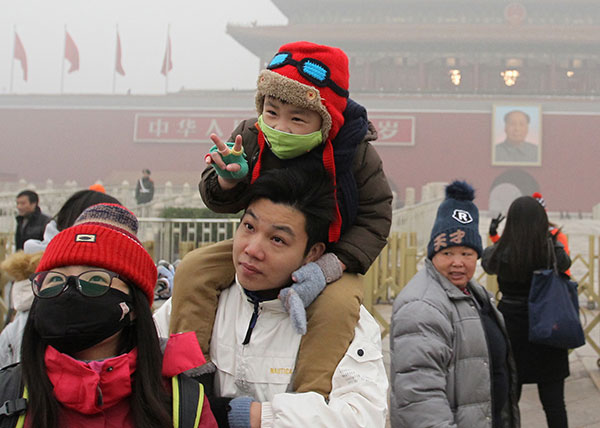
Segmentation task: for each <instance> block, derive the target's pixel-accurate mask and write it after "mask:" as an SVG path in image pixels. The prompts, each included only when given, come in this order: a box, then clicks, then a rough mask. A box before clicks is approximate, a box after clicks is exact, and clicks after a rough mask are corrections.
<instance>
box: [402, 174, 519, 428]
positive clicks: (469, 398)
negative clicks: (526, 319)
mask: <svg viewBox="0 0 600 428" xmlns="http://www.w3.org/2000/svg"><path fill="white" fill-rule="evenodd" d="M474 198H475V191H474V190H473V188H472V187H471V186H470V185H469V184H468V183H466V182H464V181H454V182H453V183H451V184H450V185H448V186H447V187H446V198H445V200H444V201H443V202H442V203H441V204H440V207H439V208H438V211H437V216H436V219H435V223H434V225H433V229H432V231H431V238H430V240H429V244H428V246H427V259H426V260H425V267H424V268H423V269H421V270H420V271H419V272H418V273H417V274H416V275H415V276H414V277H413V278H412V279H411V280H410V282H409V283H408V284H407V285H406V286H405V287H404V289H403V290H402V291H401V292H400V294H398V296H397V297H396V299H395V301H394V307H393V314H392V326H391V334H390V352H391V385H392V390H391V397H390V414H391V422H392V427H430V426H448V427H457V428H467V427H468V428H477V427H488V428H492V427H493V428H496V427H503V428H504V427H519V426H520V421H519V408H518V405H517V398H516V386H517V379H516V370H515V365H514V362H513V360H512V357H511V351H510V343H509V340H508V335H507V333H506V328H505V325H504V319H503V318H502V315H501V314H500V312H499V311H498V310H497V309H496V305H495V301H494V298H493V296H492V295H491V294H490V293H489V292H487V291H486V290H485V288H483V287H482V286H481V285H479V284H478V283H477V281H475V280H473V275H474V274H475V268H476V266H477V259H478V258H479V257H481V254H482V251H483V248H482V245H481V236H480V235H479V211H478V209H477V207H476V206H475V204H474V203H473V199H474Z"/></svg>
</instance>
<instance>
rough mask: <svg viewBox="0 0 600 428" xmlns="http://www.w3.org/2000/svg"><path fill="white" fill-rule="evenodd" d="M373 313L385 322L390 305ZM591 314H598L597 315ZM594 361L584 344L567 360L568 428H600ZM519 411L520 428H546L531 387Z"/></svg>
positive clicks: (599, 385)
mask: <svg viewBox="0 0 600 428" xmlns="http://www.w3.org/2000/svg"><path fill="white" fill-rule="evenodd" d="M376 309H377V310H378V311H379V313H380V314H381V315H383V317H384V318H385V319H387V320H388V321H389V319H390V316H391V312H392V306H391V305H388V304H385V305H377V306H376ZM594 312H595V313H598V311H594ZM596 336H598V334H597V335H596ZM389 340H390V339H389V336H386V337H384V338H383V358H384V362H385V366H386V370H387V371H388V373H389V368H390V343H389ZM596 340H600V337H596ZM598 358H599V356H598V354H597V353H596V351H594V349H593V348H592V347H591V346H590V345H587V344H586V345H585V346H582V347H581V348H579V349H576V350H574V351H573V352H571V354H570V356H569V362H570V369H571V376H569V377H568V378H567V380H566V382H565V401H566V403H567V413H568V416H569V427H570V428H600V369H599V368H598V365H597V361H598ZM519 408H520V410H521V426H522V427H523V428H544V427H546V426H547V425H546V419H545V416H544V411H543V410H542V406H541V404H540V401H539V399H538V396H537V388H536V386H535V385H525V386H524V387H523V395H522V397H521V401H520V402H519ZM388 427H389V422H388Z"/></svg>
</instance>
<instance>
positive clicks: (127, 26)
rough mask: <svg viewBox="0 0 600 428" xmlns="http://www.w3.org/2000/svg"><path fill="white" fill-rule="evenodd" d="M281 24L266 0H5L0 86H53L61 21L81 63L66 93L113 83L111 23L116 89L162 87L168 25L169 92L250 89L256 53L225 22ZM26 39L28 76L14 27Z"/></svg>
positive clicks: (24, 90) (0, 21)
mask: <svg viewBox="0 0 600 428" xmlns="http://www.w3.org/2000/svg"><path fill="white" fill-rule="evenodd" d="M254 22H255V23H257V24H259V25H265V24H267V25H268V24H274V25H285V24H286V23H287V19H286V17H285V16H284V15H282V14H281V12H279V10H278V9H277V8H276V7H275V6H274V5H273V4H272V3H271V2H270V1H269V0H252V1H247V0H224V1H192V0H168V1H167V0H103V1H93V0H92V1H90V0H87V1H86V0H52V1H43V0H19V1H17V0H9V1H6V2H4V7H3V13H2V14H1V15H0V35H1V37H0V64H2V66H0V93H2V94H6V93H9V92H10V82H11V64H12V68H13V76H14V77H13V90H12V92H14V93H17V94H33V93H50V94H52V93H59V92H60V86H61V66H62V62H63V59H62V58H63V50H64V29H65V25H66V26H67V31H68V32H69V34H70V35H71V37H72V38H73V40H74V41H75V43H76V45H77V47H78V49H79V57H80V69H79V70H78V71H76V72H73V73H71V74H68V73H67V70H68V68H69V63H68V62H67V61H66V60H65V61H64V66H65V74H64V92H65V93H104V94H110V93H112V91H113V70H114V64H115V46H116V43H115V41H116V25H117V24H118V26H119V33H120V36H121V47H122V64H123V68H124V70H125V73H126V74H125V76H120V75H117V76H116V93H126V92H127V91H128V90H131V93H133V94H155V93H164V92H165V77H164V76H163V75H162V74H160V70H161V67H162V62H163V57H164V52H165V46H166V35H167V27H168V26H169V25H170V34H171V46H172V61H173V69H172V71H171V72H170V73H169V81H168V90H169V92H174V91H178V90H179V89H181V88H182V87H185V88H186V89H212V88H214V89H229V88H237V89H248V88H252V87H254V85H255V82H256V75H257V72H258V58H257V57H255V56H254V55H253V54H251V53H250V52H248V51H247V50H246V49H245V48H243V47H242V46H241V45H239V44H238V43H237V42H236V41H235V40H234V39H233V38H231V37H230V36H228V35H227V34H226V33H225V27H226V25H227V23H235V24H247V25H251V24H252V23H254ZM14 26H16V31H17V33H18V34H19V37H20V39H21V41H22V43H23V45H24V47H25V51H26V54H27V62H28V71H29V76H28V81H27V82H24V81H23V74H22V71H21V65H20V63H19V62H18V61H14V62H13V60H12V56H13V43H14V36H13V34H14V32H13V28H14Z"/></svg>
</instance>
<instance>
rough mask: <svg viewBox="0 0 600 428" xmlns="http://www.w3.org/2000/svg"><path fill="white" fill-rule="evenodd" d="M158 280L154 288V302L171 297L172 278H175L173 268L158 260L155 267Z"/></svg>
mask: <svg viewBox="0 0 600 428" xmlns="http://www.w3.org/2000/svg"><path fill="white" fill-rule="evenodd" d="M156 271H157V273H158V278H157V280H156V287H155V288H154V298H155V299H156V300H165V299H168V298H169V297H171V294H172V292H173V278H174V277H175V267H173V265H172V264H170V263H169V262H167V261H166V260H160V261H159V262H158V265H157V266H156Z"/></svg>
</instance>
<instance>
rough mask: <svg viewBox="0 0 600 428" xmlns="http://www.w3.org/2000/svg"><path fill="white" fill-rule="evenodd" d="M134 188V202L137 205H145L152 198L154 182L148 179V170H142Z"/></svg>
mask: <svg viewBox="0 0 600 428" xmlns="http://www.w3.org/2000/svg"><path fill="white" fill-rule="evenodd" d="M142 174H143V176H142V178H140V179H139V180H138V182H137V185H136V186H135V200H136V201H137V203H138V205H139V204H147V203H148V202H150V201H151V200H152V198H153V197H154V181H152V179H151V178H150V170H149V169H144V170H143V171H142Z"/></svg>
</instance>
